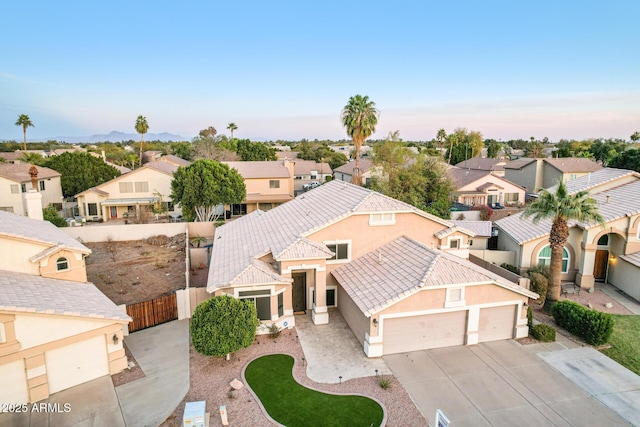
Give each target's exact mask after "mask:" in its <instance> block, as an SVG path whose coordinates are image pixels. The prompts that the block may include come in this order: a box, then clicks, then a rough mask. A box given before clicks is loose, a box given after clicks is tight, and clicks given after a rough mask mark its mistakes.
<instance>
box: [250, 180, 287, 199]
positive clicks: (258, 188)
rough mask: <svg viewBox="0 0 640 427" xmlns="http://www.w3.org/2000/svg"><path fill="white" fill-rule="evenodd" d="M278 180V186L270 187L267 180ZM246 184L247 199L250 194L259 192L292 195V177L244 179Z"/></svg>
mask: <svg viewBox="0 0 640 427" xmlns="http://www.w3.org/2000/svg"><path fill="white" fill-rule="evenodd" d="M272 180H276V181H280V188H270V187H269V181H272ZM244 183H245V185H246V186H247V199H250V195H251V194H261V195H265V196H266V195H270V196H292V195H293V179H291V178H257V179H245V180H244Z"/></svg>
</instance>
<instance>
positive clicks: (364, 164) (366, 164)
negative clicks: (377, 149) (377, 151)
mask: <svg viewBox="0 0 640 427" xmlns="http://www.w3.org/2000/svg"><path fill="white" fill-rule="evenodd" d="M355 167H356V161H355V160H351V161H349V162H347V163H345V164H344V165H342V166H340V167H337V168H335V169H334V170H333V171H334V172H340V173H345V174H347V175H353V168H355ZM372 167H373V160H371V159H360V172H361V173H364V172H367V171H368V170H369V169H371V168H372Z"/></svg>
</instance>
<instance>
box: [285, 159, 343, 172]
mask: <svg viewBox="0 0 640 427" xmlns="http://www.w3.org/2000/svg"><path fill="white" fill-rule="evenodd" d="M312 170H314V171H317V172H318V173H323V174H331V173H332V172H333V171H332V170H331V166H329V164H328V163H318V162H316V161H315V160H296V161H295V162H294V166H293V174H294V175H310V174H311V171H312Z"/></svg>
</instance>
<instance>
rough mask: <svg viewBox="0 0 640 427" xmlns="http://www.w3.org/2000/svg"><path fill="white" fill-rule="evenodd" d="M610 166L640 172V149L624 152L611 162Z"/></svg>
mask: <svg viewBox="0 0 640 427" xmlns="http://www.w3.org/2000/svg"><path fill="white" fill-rule="evenodd" d="M609 166H610V167H612V168H620V169H629V170H633V171H636V172H640V149H637V148H632V149H630V150H626V151H623V152H622V153H620V154H619V155H617V156H616V157H614V158H613V159H612V160H611V161H610V162H609Z"/></svg>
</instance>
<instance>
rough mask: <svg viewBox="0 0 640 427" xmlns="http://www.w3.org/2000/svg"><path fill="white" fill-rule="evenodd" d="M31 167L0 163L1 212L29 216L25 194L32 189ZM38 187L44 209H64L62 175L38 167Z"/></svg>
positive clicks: (21, 164) (22, 164) (28, 165)
mask: <svg viewBox="0 0 640 427" xmlns="http://www.w3.org/2000/svg"><path fill="white" fill-rule="evenodd" d="M29 169H31V165H30V164H28V163H15V164H12V163H0V211H5V212H13V213H15V214H18V215H28V211H27V206H26V204H25V203H24V197H23V195H24V193H27V192H28V191H29V190H30V189H32V183H31V175H30V174H29ZM36 169H37V170H38V176H37V187H38V191H39V192H40V194H41V195H42V206H41V207H40V209H41V208H42V207H46V206H49V205H53V206H54V207H55V208H56V210H61V209H62V184H61V181H60V174H59V173H58V172H56V171H54V170H53V169H49V168H45V167H42V166H36Z"/></svg>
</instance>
